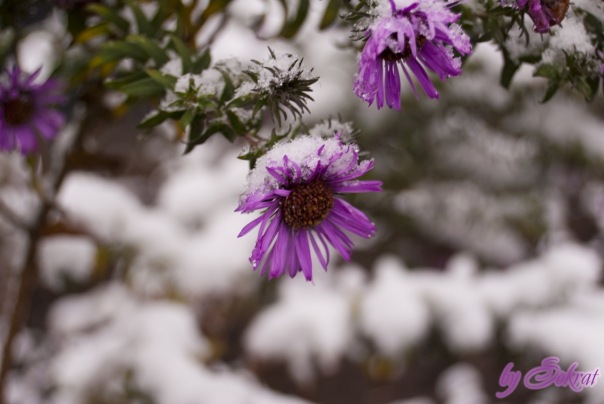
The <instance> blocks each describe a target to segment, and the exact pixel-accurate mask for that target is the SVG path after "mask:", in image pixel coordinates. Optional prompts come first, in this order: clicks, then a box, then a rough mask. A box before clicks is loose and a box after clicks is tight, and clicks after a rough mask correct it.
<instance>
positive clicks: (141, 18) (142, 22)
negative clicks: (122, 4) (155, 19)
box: [128, 1, 156, 37]
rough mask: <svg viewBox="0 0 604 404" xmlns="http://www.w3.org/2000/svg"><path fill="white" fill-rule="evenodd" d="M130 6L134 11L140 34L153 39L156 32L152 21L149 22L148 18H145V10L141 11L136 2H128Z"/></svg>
mask: <svg viewBox="0 0 604 404" xmlns="http://www.w3.org/2000/svg"><path fill="white" fill-rule="evenodd" d="M128 5H129V7H130V9H131V10H132V13H133V14H134V19H135V20H136V27H137V28H138V33H139V34H142V35H145V36H147V37H153V36H154V34H156V32H155V30H154V29H153V26H152V25H151V23H150V21H149V20H147V17H146V16H145V13H143V10H141V8H140V7H139V6H138V4H136V3H135V2H134V1H130V2H128Z"/></svg>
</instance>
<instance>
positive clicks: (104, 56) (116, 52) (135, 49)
mask: <svg viewBox="0 0 604 404" xmlns="http://www.w3.org/2000/svg"><path fill="white" fill-rule="evenodd" d="M122 59H134V60H137V61H139V62H141V63H144V62H146V61H147V60H148V59H149V57H148V56H147V54H146V53H145V51H144V50H143V49H141V48H140V47H139V46H136V45H134V44H131V43H128V42H125V41H112V42H107V43H105V44H104V45H103V46H102V47H101V49H100V51H99V53H98V55H97V56H95V57H94V58H92V60H91V61H90V65H91V67H93V68H94V67H99V66H102V65H104V64H106V63H109V62H116V61H120V60H122Z"/></svg>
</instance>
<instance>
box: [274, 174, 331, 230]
mask: <svg viewBox="0 0 604 404" xmlns="http://www.w3.org/2000/svg"><path fill="white" fill-rule="evenodd" d="M281 204H282V205H281V208H282V210H283V220H285V224H287V225H288V226H290V227H293V228H294V229H302V228H308V227H313V226H316V225H318V224H320V223H321V222H322V221H323V220H324V219H325V217H327V214H328V213H329V211H331V208H333V192H332V191H331V189H330V188H329V187H328V186H327V185H326V184H325V183H324V182H323V181H321V180H314V181H312V182H309V183H306V184H296V185H294V186H293V188H292V189H291V193H290V194H289V195H288V197H287V198H286V199H285V200H284V201H282V202H281Z"/></svg>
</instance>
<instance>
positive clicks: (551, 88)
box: [541, 80, 560, 102]
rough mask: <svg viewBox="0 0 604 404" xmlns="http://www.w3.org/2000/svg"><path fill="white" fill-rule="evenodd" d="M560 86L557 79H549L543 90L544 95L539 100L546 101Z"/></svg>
mask: <svg viewBox="0 0 604 404" xmlns="http://www.w3.org/2000/svg"><path fill="white" fill-rule="evenodd" d="M559 88H560V81H558V80H550V82H549V83H548V84H547V90H545V95H544V96H543V99H542V100H541V102H548V101H549V100H550V99H551V98H552V97H553V96H554V95H555V94H556V92H557V91H558V89H559Z"/></svg>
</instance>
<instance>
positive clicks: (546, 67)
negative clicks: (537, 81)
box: [533, 63, 560, 80]
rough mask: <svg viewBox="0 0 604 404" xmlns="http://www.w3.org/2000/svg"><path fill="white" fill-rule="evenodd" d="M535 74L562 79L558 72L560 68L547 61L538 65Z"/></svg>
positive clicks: (536, 75)
mask: <svg viewBox="0 0 604 404" xmlns="http://www.w3.org/2000/svg"><path fill="white" fill-rule="evenodd" d="M533 76H535V77H545V78H546V79H551V80H554V79H555V80H559V79H560V73H559V72H558V69H557V68H556V66H554V65H550V64H545V63H544V64H541V65H539V66H537V68H536V69H535V72H534V73H533Z"/></svg>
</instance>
